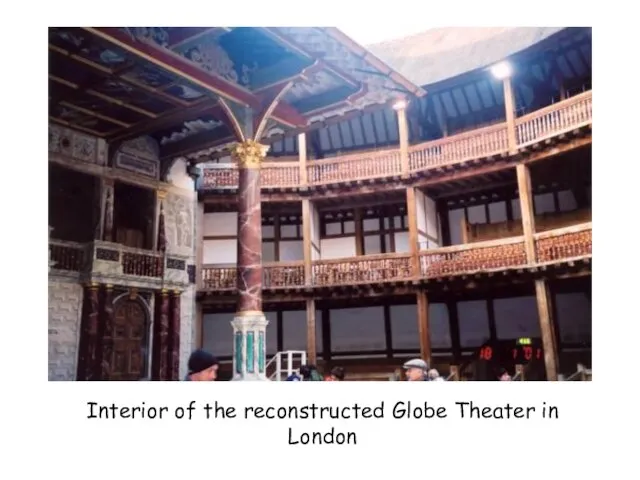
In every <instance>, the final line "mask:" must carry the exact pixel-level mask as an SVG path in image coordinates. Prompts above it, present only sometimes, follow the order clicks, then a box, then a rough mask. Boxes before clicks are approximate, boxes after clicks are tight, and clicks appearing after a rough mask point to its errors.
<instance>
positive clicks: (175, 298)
mask: <svg viewBox="0 0 640 480" xmlns="http://www.w3.org/2000/svg"><path fill="white" fill-rule="evenodd" d="M181 293H182V292H180V290H174V291H173V292H172V293H171V326H170V334H169V350H170V352H171V353H170V357H169V380H180V378H179V375H180V373H179V372H180V294H181Z"/></svg>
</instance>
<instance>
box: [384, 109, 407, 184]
mask: <svg viewBox="0 0 640 480" xmlns="http://www.w3.org/2000/svg"><path fill="white" fill-rule="evenodd" d="M396 114H397V116H398V138H399V140H400V141H399V143H400V171H401V172H402V174H403V175H408V174H409V128H408V125H407V108H406V107H402V108H397V109H396ZM383 121H384V115H383ZM385 124H386V122H385Z"/></svg>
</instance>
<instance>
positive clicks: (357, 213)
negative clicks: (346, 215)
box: [353, 208, 364, 256]
mask: <svg viewBox="0 0 640 480" xmlns="http://www.w3.org/2000/svg"><path fill="white" fill-rule="evenodd" d="M353 221H354V223H355V230H356V255H358V256H360V255H364V232H363V230H362V209H361V208H356V209H355V210H354V212H353Z"/></svg>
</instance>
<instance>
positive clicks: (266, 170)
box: [260, 162, 300, 188]
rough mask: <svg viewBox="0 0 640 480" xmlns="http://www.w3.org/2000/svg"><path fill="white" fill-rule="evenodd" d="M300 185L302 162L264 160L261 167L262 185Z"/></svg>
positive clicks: (268, 186) (264, 186) (263, 186)
mask: <svg viewBox="0 0 640 480" xmlns="http://www.w3.org/2000/svg"><path fill="white" fill-rule="evenodd" d="M299 185H300V164H299V163H298V162H264V163H263V164H262V168H261V169H260V186H261V187H262V188H271V187H297V186H299Z"/></svg>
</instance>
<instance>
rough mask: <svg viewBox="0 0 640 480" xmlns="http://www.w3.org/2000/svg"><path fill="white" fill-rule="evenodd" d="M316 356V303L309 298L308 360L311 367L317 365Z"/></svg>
mask: <svg viewBox="0 0 640 480" xmlns="http://www.w3.org/2000/svg"><path fill="white" fill-rule="evenodd" d="M316 356H317V352H316V302H315V300H314V299H313V298H307V359H308V362H309V363H310V364H311V365H315V363H316Z"/></svg>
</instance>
